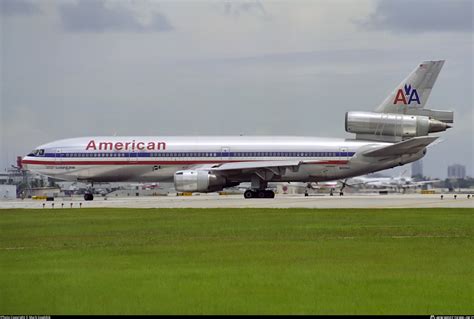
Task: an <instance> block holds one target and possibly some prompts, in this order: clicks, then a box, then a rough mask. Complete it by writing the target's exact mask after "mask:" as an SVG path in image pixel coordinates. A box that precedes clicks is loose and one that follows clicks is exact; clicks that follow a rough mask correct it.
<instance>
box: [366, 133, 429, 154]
mask: <svg viewBox="0 0 474 319" xmlns="http://www.w3.org/2000/svg"><path fill="white" fill-rule="evenodd" d="M437 138H438V137H436V136H418V137H413V138H411V139H409V140H405V141H402V142H398V143H395V144H392V145H389V146H385V147H382V148H378V149H376V150H369V151H367V152H365V153H363V155H364V156H370V157H382V156H396V155H403V154H413V153H417V152H419V151H421V150H422V149H423V148H425V147H427V146H428V145H429V144H431V143H432V142H434V141H435V140H436V139H437Z"/></svg>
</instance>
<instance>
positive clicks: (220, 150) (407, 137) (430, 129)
mask: <svg viewBox="0 0 474 319" xmlns="http://www.w3.org/2000/svg"><path fill="white" fill-rule="evenodd" d="M443 64H444V61H425V62H422V63H421V64H418V65H417V67H416V68H415V70H414V71H413V72H412V73H410V74H409V75H408V77H407V78H406V79H405V80H403V81H402V83H400V85H398V86H397V87H396V88H395V90H394V91H393V92H392V93H391V94H390V95H389V96H388V97H387V98H386V99H385V100H384V101H383V102H382V104H380V105H379V106H378V107H377V108H376V109H375V111H374V112H348V113H346V116H345V127H346V131H347V132H349V133H354V134H356V135H355V138H347V139H341V138H317V137H290V136H254V137H249V136H188V137H186V136H156V137H146V136H125V137H119V136H91V137H79V138H71V139H65V140H60V141H55V142H51V143H48V144H44V145H41V146H38V147H37V148H36V149H35V150H34V151H32V152H31V153H30V154H28V155H27V156H25V157H24V158H23V160H22V163H23V165H24V168H25V169H29V170H32V171H36V172H39V173H41V174H44V175H47V176H51V177H54V178H57V179H62V180H70V181H86V182H89V183H99V182H124V181H135V182H149V183H153V182H161V181H162V182H174V185H175V188H176V190H177V191H183V192H215V191H219V190H222V189H223V188H225V187H232V186H236V185H238V184H240V183H242V182H250V187H249V189H248V190H246V191H245V193H244V196H245V198H254V197H257V198H273V197H274V195H275V194H274V192H273V191H272V190H269V189H267V186H268V183H269V182H323V181H333V180H344V179H346V178H350V177H354V176H359V175H363V174H367V173H370V172H376V171H380V170H384V169H387V168H392V167H395V166H398V165H404V164H407V163H410V162H413V161H416V160H418V159H420V158H422V157H423V156H424V155H425V153H426V147H427V146H428V145H429V144H431V143H432V142H433V141H435V140H436V139H437V137H434V136H429V134H430V133H435V132H442V131H445V130H446V129H448V128H449V127H450V126H449V125H448V123H452V122H453V112H451V111H437V110H429V109H425V108H424V106H425V104H426V101H427V99H428V97H429V95H430V93H431V89H432V88H433V85H434V83H435V81H436V79H437V77H438V74H439V72H440V70H441V68H442V66H443ZM85 199H86V200H92V199H93V195H92V193H91V192H89V193H87V194H86V195H85Z"/></svg>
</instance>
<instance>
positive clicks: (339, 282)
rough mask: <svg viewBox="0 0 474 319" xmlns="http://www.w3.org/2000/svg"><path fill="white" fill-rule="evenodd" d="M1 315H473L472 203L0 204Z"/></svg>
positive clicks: (473, 247)
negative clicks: (376, 206) (322, 206)
mask: <svg viewBox="0 0 474 319" xmlns="http://www.w3.org/2000/svg"><path fill="white" fill-rule="evenodd" d="M0 227H1V228H0V263H1V264H0V271H1V272H0V313H1V314H92V313H95V314H169V313H171V314H412V313H414V314H472V313H474V209H386V210H370V209H353V210H349V209H345V210H334V209H328V210H310V209H63V210H61V209H55V210H54V211H53V210H47V209H45V210H1V211H0Z"/></svg>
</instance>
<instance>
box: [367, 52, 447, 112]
mask: <svg viewBox="0 0 474 319" xmlns="http://www.w3.org/2000/svg"><path fill="white" fill-rule="evenodd" d="M443 64H444V60H440V61H424V62H422V63H420V64H419V65H418V66H417V67H416V68H415V70H413V72H411V73H410V75H408V77H407V78H406V79H405V80H403V81H402V83H400V84H399V85H398V86H397V87H396V88H395V90H394V91H393V92H392V93H391V94H390V95H389V96H388V97H387V98H386V99H385V100H384V101H383V102H382V104H380V105H379V106H378V107H377V108H376V109H375V112H379V113H402V114H406V113H410V110H411V109H422V108H423V107H424V106H425V104H426V101H427V100H428V97H429V96H430V93H431V89H432V88H433V85H434V83H435V82H436V79H437V78H438V74H439V72H440V71H441V68H442V67H443Z"/></svg>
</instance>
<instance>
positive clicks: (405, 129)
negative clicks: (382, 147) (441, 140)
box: [345, 112, 451, 142]
mask: <svg viewBox="0 0 474 319" xmlns="http://www.w3.org/2000/svg"><path fill="white" fill-rule="evenodd" d="M345 122H346V132H349V133H355V134H356V138H357V139H365V140H377V141H387V142H396V141H401V140H404V139H407V138H412V137H415V136H427V135H428V134H429V133H435V132H442V131H445V130H446V129H448V128H450V127H451V126H450V125H448V124H447V123H445V122H442V121H439V120H436V119H434V118H431V117H428V116H420V115H406V114H393V113H375V112H347V113H346V121H345Z"/></svg>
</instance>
